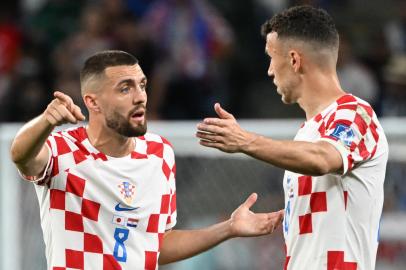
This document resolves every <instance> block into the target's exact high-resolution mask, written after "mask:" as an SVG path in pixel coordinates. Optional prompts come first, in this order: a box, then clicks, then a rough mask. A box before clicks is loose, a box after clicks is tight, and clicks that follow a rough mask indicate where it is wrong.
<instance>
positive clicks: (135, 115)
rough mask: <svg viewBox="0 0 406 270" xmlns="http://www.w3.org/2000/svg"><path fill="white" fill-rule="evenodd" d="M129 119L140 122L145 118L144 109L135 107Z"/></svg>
mask: <svg viewBox="0 0 406 270" xmlns="http://www.w3.org/2000/svg"><path fill="white" fill-rule="evenodd" d="M130 118H131V120H134V121H137V122H142V121H144V119H145V109H137V110H135V111H134V112H132V113H130Z"/></svg>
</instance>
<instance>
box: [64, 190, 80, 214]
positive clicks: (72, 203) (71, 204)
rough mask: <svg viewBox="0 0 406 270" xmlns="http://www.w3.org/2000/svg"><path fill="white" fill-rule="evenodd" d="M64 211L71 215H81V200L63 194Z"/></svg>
mask: <svg viewBox="0 0 406 270" xmlns="http://www.w3.org/2000/svg"><path fill="white" fill-rule="evenodd" d="M65 210H66V211H70V212H73V213H77V214H81V212H82V198H81V197H78V196H77V195H75V194H73V193H70V192H66V193H65Z"/></svg>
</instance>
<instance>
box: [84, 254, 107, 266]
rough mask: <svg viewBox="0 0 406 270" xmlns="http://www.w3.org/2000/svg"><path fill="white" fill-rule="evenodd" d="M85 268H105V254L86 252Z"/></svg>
mask: <svg viewBox="0 0 406 270" xmlns="http://www.w3.org/2000/svg"><path fill="white" fill-rule="evenodd" d="M83 259H84V269H103V254H99V253H92V252H84V255H83Z"/></svg>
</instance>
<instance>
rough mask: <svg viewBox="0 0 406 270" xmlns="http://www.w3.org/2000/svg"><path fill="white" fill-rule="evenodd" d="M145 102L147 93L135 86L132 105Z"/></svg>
mask: <svg viewBox="0 0 406 270" xmlns="http://www.w3.org/2000/svg"><path fill="white" fill-rule="evenodd" d="M146 102H147V92H146V91H145V90H143V89H142V88H141V87H140V86H137V89H136V91H134V92H133V104H140V103H142V104H145V103H146Z"/></svg>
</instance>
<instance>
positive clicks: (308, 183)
mask: <svg viewBox="0 0 406 270" xmlns="http://www.w3.org/2000/svg"><path fill="white" fill-rule="evenodd" d="M298 182H299V188H298V189H299V190H298V194H299V196H303V195H309V194H310V193H311V192H312V177H311V176H307V175H303V176H299V178H298Z"/></svg>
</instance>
